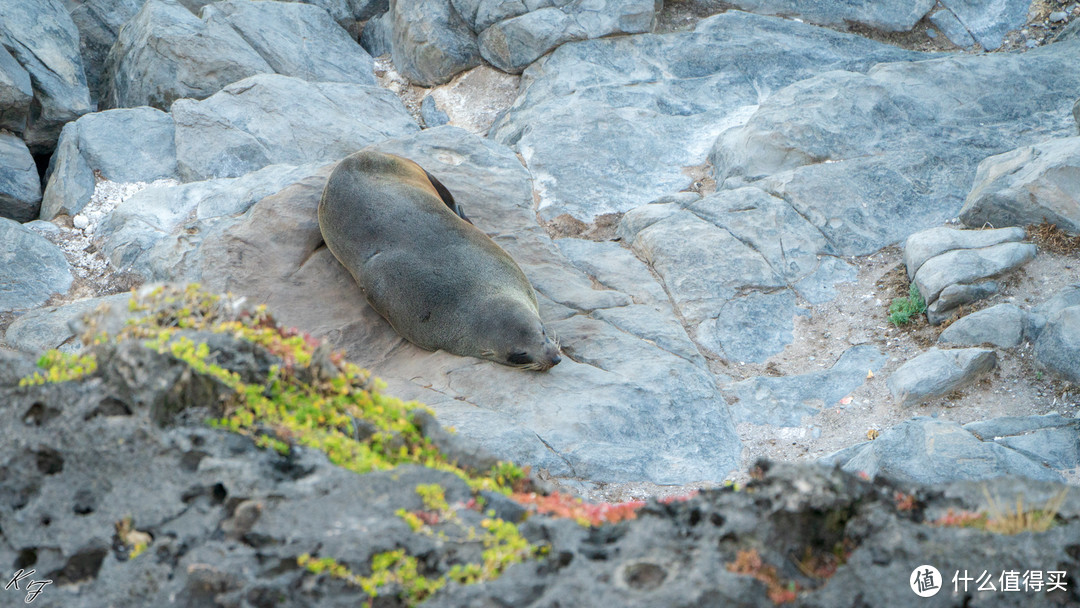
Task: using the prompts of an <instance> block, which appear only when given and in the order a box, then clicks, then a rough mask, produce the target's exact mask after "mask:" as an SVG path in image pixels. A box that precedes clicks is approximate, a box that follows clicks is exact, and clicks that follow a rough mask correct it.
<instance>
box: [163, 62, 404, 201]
mask: <svg viewBox="0 0 1080 608" xmlns="http://www.w3.org/2000/svg"><path fill="white" fill-rule="evenodd" d="M172 117H173V120H174V121H175V122H176V158H177V165H178V168H179V171H180V176H181V177H182V178H183V179H184V180H187V181H191V180H201V179H208V178H211V177H236V176H239V175H243V174H245V173H249V172H251V171H254V170H256V169H260V168H262V167H265V166H267V165H270V164H275V163H287V164H302V163H308V162H316V161H332V160H338V159H340V158H344V157H345V156H347V155H349V154H351V153H352V152H355V151H356V150H359V149H360V148H363V147H364V146H366V145H368V144H371V143H374V142H377V141H380V140H383V139H386V138H389V137H395V136H400V135H405V134H408V133H412V132H414V131H417V130H418V129H419V127H417V126H416V123H415V122H413V119H412V117H411V116H409V113H408V112H407V111H406V110H405V106H403V105H402V103H401V101H400V100H399V99H398V98H397V97H396V96H395V95H394V94H393V93H391V92H390V91H388V90H386V89H383V88H381V87H374V86H366V85H360V84H351V83H310V82H306V81H304V80H300V79H298V78H291V77H288V76H279V75H276V74H264V75H259V76H253V77H251V78H247V79H244V80H241V81H240V82H237V83H234V84H231V85H229V86H227V87H225V88H224V89H222V90H221V91H220V92H218V93H216V94H214V95H212V96H211V97H209V98H208V99H205V100H203V101H195V100H193V99H182V100H178V101H177V102H176V103H174V104H173V106H172Z"/></svg>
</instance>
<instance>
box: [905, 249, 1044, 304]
mask: <svg viewBox="0 0 1080 608" xmlns="http://www.w3.org/2000/svg"><path fill="white" fill-rule="evenodd" d="M1034 258H1035V245H1033V244H1031V243H1001V244H999V245H991V246H990V247H982V248H979V249H953V250H952V251H946V252H945V253H943V254H941V255H937V256H934V257H932V258H930V259H929V260H927V261H926V262H924V263H923V265H922V266H920V267H919V271H918V272H916V273H915V285H917V286H918V288H919V293H921V294H922V296H923V299H925V300H926V302H927V303H929V304H933V303H934V301H935V300H937V298H938V294H940V293H941V291H942V290H943V289H945V288H946V287H948V286H949V285H955V284H957V283H963V284H970V283H977V282H980V281H982V280H983V279H989V278H992V277H996V276H998V275H1000V274H1004V273H1006V272H1009V271H1011V270H1015V269H1017V268H1019V267H1020V266H1023V265H1024V264H1026V263H1028V262H1030V261H1031V260H1032V259H1034Z"/></svg>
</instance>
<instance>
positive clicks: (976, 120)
mask: <svg viewBox="0 0 1080 608" xmlns="http://www.w3.org/2000/svg"><path fill="white" fill-rule="evenodd" d="M1076 44H1078V42H1077V41H1073V42H1066V43H1059V44H1053V45H1048V46H1044V47H1040V48H1038V49H1034V50H1031V51H1028V52H1025V53H991V54H982V55H959V56H955V57H942V58H936V59H926V60H923V61H904V62H895V63H883V64H879V65H877V66H876V67H874V68H872V69H870V70H869V71H868V72H867V73H866V74H860V73H855V72H854V71H850V70H849V71H847V72H841V71H834V72H829V73H824V74H820V75H818V76H815V77H812V78H807V79H805V80H801V81H800V82H797V83H795V84H792V85H790V86H788V87H787V88H784V89H783V90H779V91H776V92H774V93H773V94H772V95H770V96H769V97H767V98H766V99H765V100H764V101H763V102H761V106H760V108H758V109H757V111H756V112H755V113H754V114H753V115H752V116H751V117H750V118H749V120H748V122H747V123H746V124H745V125H743V126H741V127H739V128H736V129H732V130H730V131H727V132H726V133H724V134H723V136H722V137H720V138H719V140H718V141H717V144H716V148H715V150H714V151H713V153H712V155H711V159H712V162H713V165H714V167H715V168H716V173H717V181H718V182H723V183H724V184H725V186H727V187H731V186H734V185H746V184H747V183H748V182H752V183H754V184H755V185H757V186H759V187H761V188H763V189H765V190H767V191H768V192H770V193H772V194H775V195H776V196H779V197H780V198H783V199H784V200H786V201H788V202H789V203H790V204H791V205H792V206H794V207H795V209H797V210H798V211H799V212H800V213H801V214H803V215H804V216H805V217H806V218H807V219H808V220H810V222H811V223H813V224H814V225H815V226H817V227H818V228H819V229H821V231H822V232H823V233H824V234H825V236H826V237H827V238H828V239H829V241H830V243H832V244H833V246H834V247H836V249H837V251H838V252H840V253H842V254H844V255H865V254H869V253H873V252H874V251H877V250H879V249H881V248H882V247H884V246H887V245H891V244H893V243H897V242H899V241H901V240H903V239H904V238H906V237H907V236H908V235H910V234H911V233H913V232H915V231H918V230H920V229H924V228H929V227H932V226H939V225H941V224H943V223H944V222H945V220H948V219H951V218H953V217H955V216H956V214H957V213H958V212H959V211H960V209H961V207H962V206H963V201H964V198H965V197H966V196H967V194H968V191H969V189H970V188H971V184H972V180H973V179H974V177H975V173H976V166H977V165H978V163H979V162H980V161H982V160H983V159H985V158H986V157H987V156H988V155H990V154H995V153H1002V152H1006V151H1008V150H1012V149H1015V148H1016V147H1017V146H1018V145H1030V144H1034V143H1036V142H1039V141H1042V140H1044V139H1047V138H1050V137H1061V136H1066V135H1073V134H1075V132H1076V131H1075V129H1076V125H1075V122H1074V121H1073V120H1072V117H1071V116H1070V110H1071V108H1072V105H1073V103H1074V102H1075V101H1076V91H1077V90H1080V73H1076V72H1075V71H1073V73H1071V74H1068V75H1066V76H1064V77H1059V76H1058V75H1060V74H1066V73H1067V72H1069V69H1068V67H1067V66H1068V65H1071V63H1072V62H1073V61H1074V60H1075V57H1076V53H1077V50H1076V49H1077V48H1078V47H1077V46H1075V45H1076ZM1051 74H1053V75H1054V76H1051ZM1032 104H1034V105H1032ZM1032 107H1038V108H1040V111H1039V112H1032V111H1031V108H1032ZM725 180H729V181H725Z"/></svg>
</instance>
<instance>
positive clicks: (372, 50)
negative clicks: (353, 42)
mask: <svg viewBox="0 0 1080 608" xmlns="http://www.w3.org/2000/svg"><path fill="white" fill-rule="evenodd" d="M393 38H394V18H393V15H392V14H390V12H389V11H387V12H385V13H383V14H381V15H379V16H377V17H372V18H371V19H369V20H368V22H367V23H365V24H364V31H363V33H362V34H360V46H362V47H364V50H365V51H367V52H368V54H369V55H371V56H372V57H381V56H382V55H388V54H390V51H391V49H392V44H393Z"/></svg>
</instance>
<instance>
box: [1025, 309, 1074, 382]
mask: <svg viewBox="0 0 1080 608" xmlns="http://www.w3.org/2000/svg"><path fill="white" fill-rule="evenodd" d="M1035 357H1036V359H1037V360H1038V361H1039V364H1040V365H1042V366H1043V367H1045V368H1046V369H1048V370H1050V371H1051V372H1053V373H1054V374H1056V375H1058V376H1060V377H1061V378H1064V379H1065V380H1068V381H1069V382H1073V383H1076V384H1080V306H1070V307H1069V308H1065V309H1062V310H1060V311H1058V312H1056V313H1054V314H1053V315H1051V316H1050V317H1049V318H1048V319H1047V321H1046V326H1045V327H1043V330H1042V331H1041V332H1040V333H1039V337H1038V339H1037V340H1035Z"/></svg>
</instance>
